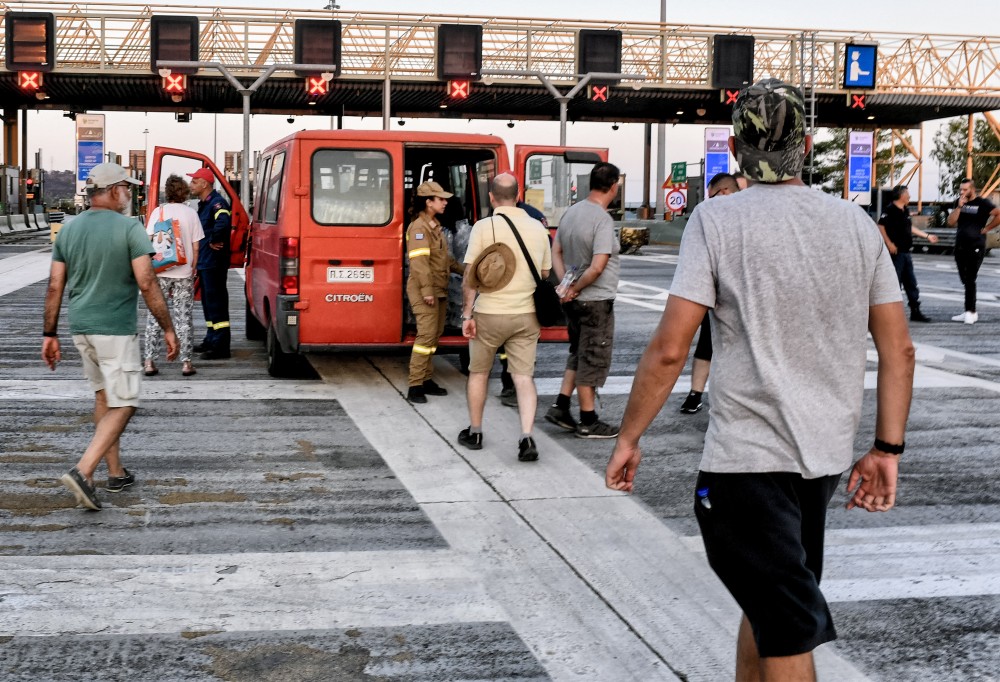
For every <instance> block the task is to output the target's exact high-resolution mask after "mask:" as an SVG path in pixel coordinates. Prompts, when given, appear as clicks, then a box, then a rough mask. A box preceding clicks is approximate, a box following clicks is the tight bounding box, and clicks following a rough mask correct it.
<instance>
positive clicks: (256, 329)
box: [246, 301, 267, 341]
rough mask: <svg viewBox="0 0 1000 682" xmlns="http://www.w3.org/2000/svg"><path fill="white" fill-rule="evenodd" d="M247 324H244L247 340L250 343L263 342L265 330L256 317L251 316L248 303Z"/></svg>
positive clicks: (265, 335)
mask: <svg viewBox="0 0 1000 682" xmlns="http://www.w3.org/2000/svg"><path fill="white" fill-rule="evenodd" d="M246 305H247V322H246V332H247V338H248V339H250V340H251V341H263V340H264V339H265V338H267V329H266V328H265V327H264V325H262V324H261V323H260V321H259V320H258V319H257V317H256V316H255V315H254V314H253V311H252V310H251V309H250V302H249V301H247V304H246Z"/></svg>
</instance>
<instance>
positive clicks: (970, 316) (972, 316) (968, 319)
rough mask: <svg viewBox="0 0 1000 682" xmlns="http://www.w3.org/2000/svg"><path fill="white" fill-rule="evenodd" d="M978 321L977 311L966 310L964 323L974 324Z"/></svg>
mask: <svg viewBox="0 0 1000 682" xmlns="http://www.w3.org/2000/svg"><path fill="white" fill-rule="evenodd" d="M978 321H979V313H970V312H968V311H966V313H965V324H975V323H976V322H978Z"/></svg>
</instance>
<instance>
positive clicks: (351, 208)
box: [312, 149, 392, 227]
mask: <svg viewBox="0 0 1000 682" xmlns="http://www.w3.org/2000/svg"><path fill="white" fill-rule="evenodd" d="M390 165H391V164H390V159H389V155H388V154H387V153H386V152H384V151H375V150H362V149H321V150H319V151H318V152H316V153H315V154H313V157H312V215H313V220H315V221H316V222H317V223H319V224H320V225H371V226H378V227H380V226H382V225H387V224H388V223H389V220H390V219H391V218H392V181H391V175H390Z"/></svg>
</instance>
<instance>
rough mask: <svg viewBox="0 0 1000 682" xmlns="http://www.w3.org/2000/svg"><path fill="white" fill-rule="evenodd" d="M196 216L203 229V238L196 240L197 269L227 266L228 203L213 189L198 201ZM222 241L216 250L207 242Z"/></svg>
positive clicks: (216, 242)
mask: <svg viewBox="0 0 1000 682" xmlns="http://www.w3.org/2000/svg"><path fill="white" fill-rule="evenodd" d="M198 217H199V218H200V219H201V227H202V229H203V230H204V231H205V238H204V239H202V240H201V241H200V242H198V269H199V270H208V269H210V268H217V267H227V268H228V267H229V232H230V229H231V228H232V213H231V212H230V210H229V204H228V203H226V200H225V199H223V198H222V195H220V194H219V193H218V192H217V191H215V190H214V189H213V190H212V191H211V192H210V193H209V195H208V196H207V197H205V200H204V201H199V202H198ZM219 242H221V243H222V248H221V249H220V250H218V251H216V250H215V249H213V248H210V247H209V244H218V243H219Z"/></svg>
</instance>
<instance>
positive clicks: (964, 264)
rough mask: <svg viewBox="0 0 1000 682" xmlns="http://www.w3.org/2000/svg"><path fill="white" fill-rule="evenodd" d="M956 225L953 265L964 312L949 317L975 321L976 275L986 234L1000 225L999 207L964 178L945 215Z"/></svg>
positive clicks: (952, 225) (949, 222) (984, 245)
mask: <svg viewBox="0 0 1000 682" xmlns="http://www.w3.org/2000/svg"><path fill="white" fill-rule="evenodd" d="M956 225H957V226H958V232H957V233H956V234H955V265H957V266H958V276H959V278H960V279H961V280H962V284H964V285H965V312H964V313H961V314H959V315H955V317H953V318H951V319H952V321H953V322H964V323H965V324H975V323H976V322H977V321H978V320H979V315H978V314H977V313H976V277H978V276H979V267H980V266H981V265H982V264H983V257H984V256H985V255H986V233H987V232H989V231H990V230H992V229H993V228H994V227H996V226H997V225H1000V208H997V207H996V206H994V205H993V204H992V202H990V201H989V200H987V199H984V198H983V197H980V196H977V194H976V183H975V182H973V181H972V180H970V179H969V178H965V179H964V180H962V182H961V184H960V185H959V194H958V201H957V202H955V208H953V209H952V210H951V213H949V214H948V226H949V227H955V226H956Z"/></svg>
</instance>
